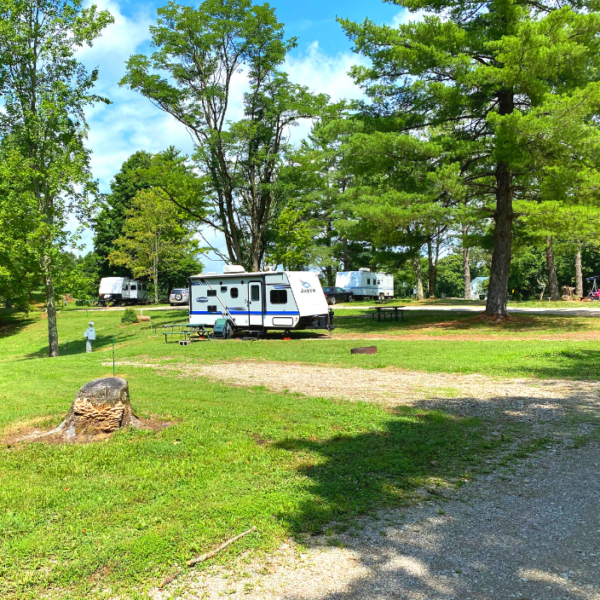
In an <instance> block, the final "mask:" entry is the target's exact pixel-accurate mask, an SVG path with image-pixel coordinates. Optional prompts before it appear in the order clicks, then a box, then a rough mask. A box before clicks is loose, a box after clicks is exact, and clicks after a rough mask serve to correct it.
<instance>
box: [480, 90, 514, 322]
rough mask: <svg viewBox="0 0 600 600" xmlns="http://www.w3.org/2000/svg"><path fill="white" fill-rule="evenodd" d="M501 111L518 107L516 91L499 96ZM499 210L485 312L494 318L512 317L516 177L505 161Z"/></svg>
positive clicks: (501, 170) (498, 177)
mask: <svg viewBox="0 0 600 600" xmlns="http://www.w3.org/2000/svg"><path fill="white" fill-rule="evenodd" d="M497 99H498V112H499V114H500V115H509V114H511V113H512V112H513V110H514V107H515V102H514V92H513V90H512V89H508V90H501V91H500V92H498V95H497ZM495 177H496V211H495V213H494V220H495V227H494V251H493V253H492V266H491V269H490V284H489V286H488V296H487V305H486V308H485V312H486V314H487V315H489V316H490V317H506V316H508V310H507V307H506V305H507V302H508V277H509V275H510V259H511V250H512V224H513V219H514V216H515V215H514V212H513V192H514V190H513V174H512V173H511V171H510V170H509V168H508V165H507V164H506V163H505V162H504V161H499V162H498V163H497V165H496V173H495Z"/></svg>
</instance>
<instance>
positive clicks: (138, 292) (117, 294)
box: [98, 277, 148, 306]
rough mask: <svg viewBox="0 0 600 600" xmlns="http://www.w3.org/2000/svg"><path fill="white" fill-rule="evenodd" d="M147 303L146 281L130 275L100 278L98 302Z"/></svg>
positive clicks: (100, 303)
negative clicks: (132, 277) (131, 277)
mask: <svg viewBox="0 0 600 600" xmlns="http://www.w3.org/2000/svg"><path fill="white" fill-rule="evenodd" d="M109 302H114V303H116V304H147V303H148V285H147V284H146V283H145V282H144V281H137V280H136V279H129V278H128V277H103V278H102V279H101V280H100V290H99V292H98V304H99V305H100V306H106V305H107V304H108V303H109Z"/></svg>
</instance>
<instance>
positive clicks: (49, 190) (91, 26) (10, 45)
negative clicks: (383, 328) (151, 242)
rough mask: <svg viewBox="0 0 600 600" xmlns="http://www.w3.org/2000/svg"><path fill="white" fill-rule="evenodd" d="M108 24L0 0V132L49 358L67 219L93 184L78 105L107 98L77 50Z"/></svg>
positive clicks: (92, 15) (94, 15) (62, 1)
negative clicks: (36, 272) (42, 307)
mask: <svg viewBox="0 0 600 600" xmlns="http://www.w3.org/2000/svg"><path fill="white" fill-rule="evenodd" d="M111 22H112V17H111V15H110V14H109V13H108V12H107V11H100V12H99V11H98V10H97V9H96V7H95V6H90V7H89V8H83V3H82V1H81V0H3V2H2V3H0V101H1V102H2V110H0V136H1V144H2V147H3V153H4V156H10V160H9V161H8V163H7V164H5V168H4V173H3V177H5V178H6V179H7V181H9V182H10V186H11V194H10V196H9V197H8V198H7V200H6V201H11V203H12V206H13V208H15V209H16V210H18V211H21V212H23V213H25V214H26V215H27V218H28V224H29V227H30V228H29V230H28V235H27V237H26V243H27V245H28V248H29V250H30V251H31V253H32V254H33V255H34V256H35V258H36V260H37V262H38V265H39V268H40V271H41V274H42V277H43V281H44V288H45V292H46V309H47V311H48V342H49V344H48V345H49V353H50V356H58V330H57V324H56V308H55V297H54V296H55V294H54V282H53V277H54V275H55V273H54V265H55V261H56V258H57V256H58V255H59V254H60V253H61V251H62V250H63V248H65V246H67V245H68V244H69V235H68V233H67V231H66V225H67V221H68V219H69V217H70V216H71V215H73V214H77V213H79V214H80V215H83V214H85V213H86V212H87V208H88V203H89V200H90V197H92V196H93V193H94V191H95V185H94V183H93V181H92V177H91V173H90V169H89V151H88V150H87V149H86V147H85V137H86V132H87V126H86V121H85V114H84V109H85V108H86V107H87V106H90V105H92V104H94V103H95V102H97V101H106V100H105V99H103V98H100V97H98V96H97V95H95V94H94V93H93V87H94V83H95V81H96V79H97V77H98V72H97V71H96V70H94V71H92V72H91V73H88V72H87V71H86V70H85V68H84V67H83V65H82V64H81V63H80V62H79V61H78V60H77V58H76V53H77V51H78V50H79V49H80V48H81V47H83V46H84V45H91V44H92V42H93V41H94V39H95V38H97V37H98V36H99V35H100V33H101V31H102V29H104V27H106V26H107V25H108V24H109V23H111Z"/></svg>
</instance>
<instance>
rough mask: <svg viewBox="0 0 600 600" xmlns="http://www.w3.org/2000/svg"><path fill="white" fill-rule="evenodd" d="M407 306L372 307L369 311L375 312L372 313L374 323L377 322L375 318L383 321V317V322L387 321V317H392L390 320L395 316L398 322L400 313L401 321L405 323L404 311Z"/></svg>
mask: <svg viewBox="0 0 600 600" xmlns="http://www.w3.org/2000/svg"><path fill="white" fill-rule="evenodd" d="M405 309H406V306H370V307H369V310H373V311H375V312H372V313H370V314H371V315H373V321H374V320H375V316H377V320H378V321H381V317H382V316H383V320H384V321H385V316H386V315H388V314H389V315H390V320H392V318H393V317H394V316H395V317H396V321H397V320H398V313H400V320H401V321H404V310H405Z"/></svg>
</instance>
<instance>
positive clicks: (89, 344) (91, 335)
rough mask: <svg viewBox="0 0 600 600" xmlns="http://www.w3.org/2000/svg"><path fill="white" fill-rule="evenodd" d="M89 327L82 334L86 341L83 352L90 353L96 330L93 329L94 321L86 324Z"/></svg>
mask: <svg viewBox="0 0 600 600" xmlns="http://www.w3.org/2000/svg"><path fill="white" fill-rule="evenodd" d="M88 325H89V327H88V328H87V329H86V331H85V332H84V333H83V337H84V338H85V339H86V343H85V351H86V352H91V351H92V341H93V340H95V339H96V330H95V329H94V321H90V322H89V323H88Z"/></svg>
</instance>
